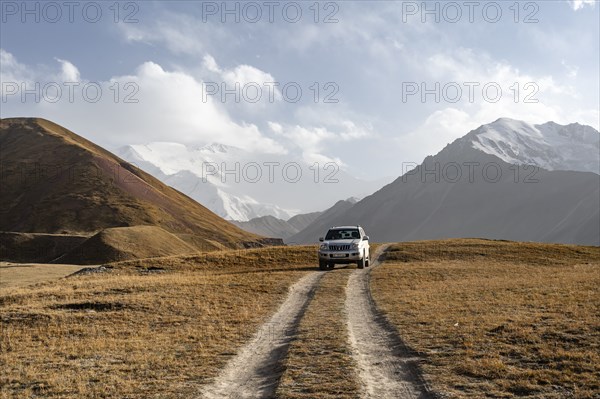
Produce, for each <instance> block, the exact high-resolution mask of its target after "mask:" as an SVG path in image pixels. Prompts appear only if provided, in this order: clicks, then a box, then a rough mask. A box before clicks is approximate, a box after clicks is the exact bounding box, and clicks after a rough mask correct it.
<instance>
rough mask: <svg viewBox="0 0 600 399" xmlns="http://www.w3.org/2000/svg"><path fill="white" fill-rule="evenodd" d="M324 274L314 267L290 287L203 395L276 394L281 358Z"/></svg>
mask: <svg viewBox="0 0 600 399" xmlns="http://www.w3.org/2000/svg"><path fill="white" fill-rule="evenodd" d="M322 277H323V273H321V272H318V271H315V272H312V273H310V274H308V275H306V276H304V277H302V278H301V279H300V280H299V281H298V282H297V283H295V284H294V285H293V286H292V287H290V292H289V294H288V296H287V298H286V299H285V301H284V302H283V304H282V305H281V306H280V307H279V309H278V310H277V312H276V313H275V314H274V315H273V316H272V317H271V319H270V320H269V321H268V322H266V323H265V324H263V325H262V326H261V327H260V329H259V330H258V332H257V334H256V335H255V336H254V338H253V339H252V340H251V341H250V342H249V343H248V344H247V345H246V346H244V347H243V348H242V350H241V351H240V352H239V353H238V354H237V355H236V356H235V357H234V358H232V359H231V361H230V362H229V363H228V364H227V365H226V366H225V368H224V369H223V371H222V372H221V373H220V374H219V375H218V376H217V378H216V379H215V381H214V382H213V383H212V384H211V385H210V386H208V387H206V388H205V389H204V391H203V392H202V397H203V398H206V399H217V398H219V399H221V398H230V399H233V398H235V399H250V398H271V397H273V395H274V392H275V389H276V388H277V381H278V379H279V376H280V375H281V372H282V370H281V369H280V362H281V360H282V359H283V358H284V357H285V355H286V354H287V350H288V347H289V343H290V341H291V340H292V339H293V338H294V335H295V333H296V329H297V327H298V323H299V321H300V319H301V318H302V315H303V314H304V311H305V310H306V308H307V307H308V305H309V303H310V300H311V299H312V297H313V295H314V292H315V290H316V288H317V286H318V284H319V281H320V280H321V278H322Z"/></svg>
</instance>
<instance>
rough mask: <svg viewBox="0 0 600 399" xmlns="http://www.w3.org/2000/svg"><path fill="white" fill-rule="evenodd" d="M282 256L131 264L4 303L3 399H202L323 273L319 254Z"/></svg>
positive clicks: (1, 299) (270, 252) (274, 252)
mask: <svg viewBox="0 0 600 399" xmlns="http://www.w3.org/2000/svg"><path fill="white" fill-rule="evenodd" d="M283 252H284V249H281V248H266V249H262V250H253V251H247V252H243V253H238V252H235V251H231V252H222V253H216V254H211V255H207V256H200V255H198V256H195V257H186V258H185V259H183V258H179V259H178V258H175V257H171V258H163V259H162V260H161V259H152V260H147V261H135V262H128V263H126V264H117V265H115V268H114V269H113V270H112V271H111V272H110V273H106V274H96V275H85V276H78V277H74V278H68V279H61V280H59V281H54V282H48V283H45V284H41V285H39V286H35V287H27V288H20V289H15V290H11V292H10V293H4V294H2V295H1V296H0V311H1V315H2V317H1V320H0V325H1V328H2V330H1V334H0V335H1V337H0V362H1V363H2V367H1V369H2V372H1V373H0V386H1V388H0V395H1V397H3V398H13V397H47V398H59V397H60V398H189V397H191V396H192V395H195V394H197V393H198V392H199V387H200V386H201V385H203V384H205V383H206V382H208V380H209V379H210V378H211V377H214V376H215V375H216V374H217V372H218V370H219V369H220V368H221V367H222V366H223V365H224V364H225V363H226V361H227V360H228V359H229V358H230V357H231V356H233V355H234V354H235V352H236V350H237V349H238V348H239V347H240V346H241V345H242V344H243V343H244V342H245V341H246V340H247V339H249V338H250V337H251V336H252V334H253V333H254V331H255V330H256V329H257V327H258V326H259V325H260V324H261V323H262V322H264V321H265V320H266V319H267V318H268V317H269V316H270V315H271V314H272V313H273V312H274V310H275V309H276V308H277V306H278V304H279V303H280V302H281V301H282V299H283V298H284V297H285V296H286V294H287V289H288V287H289V286H290V285H291V284H292V283H293V282H294V281H296V280H297V279H298V278H300V277H301V276H302V275H304V273H305V272H306V270H308V269H310V270H315V268H316V262H315V261H316V257H315V252H314V248H296V249H292V250H291V252H292V253H293V254H295V255H292V256H291V257H290V258H291V259H292V261H291V262H288V263H286V262H285V260H284V257H283V256H282V254H283ZM152 267H163V268H164V269H165V270H164V271H163V272H159V273H157V272H156V270H153V269H152Z"/></svg>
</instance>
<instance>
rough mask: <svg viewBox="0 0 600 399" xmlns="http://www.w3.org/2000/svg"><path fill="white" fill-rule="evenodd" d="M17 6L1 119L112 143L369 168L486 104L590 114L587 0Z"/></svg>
mask: <svg viewBox="0 0 600 399" xmlns="http://www.w3.org/2000/svg"><path fill="white" fill-rule="evenodd" d="M23 4H24V3H22V2H20V1H19V2H11V1H2V2H1V5H2V8H1V11H2V16H1V18H2V19H1V20H2V24H1V28H0V34H1V35H0V48H1V49H2V50H1V51H2V53H1V62H2V64H1V74H0V75H1V76H0V78H1V81H2V103H0V105H1V107H2V110H1V116H2V117H10V116H42V117H46V118H48V119H51V120H54V121H56V122H58V123H60V124H62V125H64V126H66V127H68V128H70V129H72V130H74V131H75V132H77V133H79V134H81V135H83V136H85V137H87V138H89V139H91V140H93V141H95V142H97V143H99V144H101V145H104V146H106V147H108V148H115V147H118V146H121V145H125V144H139V143H145V142H149V141H176V142H183V143H193V144H206V143H209V142H222V143H225V144H229V145H237V146H240V147H242V148H245V149H248V150H249V151H254V152H257V153H258V152H260V153H264V152H268V153H288V154H289V155H290V156H291V157H295V158H297V159H298V160H302V161H304V162H307V163H313V162H320V163H325V162H329V161H334V162H337V163H339V164H340V165H341V166H342V167H343V168H345V169H347V170H348V171H349V172H350V173H352V174H354V175H357V176H361V177H372V178H377V177H381V176H390V175H392V176H393V175H398V174H400V171H401V163H402V162H420V161H421V160H422V159H423V157H424V156H426V155H429V154H434V153H437V152H438V151H439V150H441V149H442V148H443V147H444V146H445V145H446V144H447V143H448V142H450V141H452V140H453V139H455V138H458V137H460V136H462V135H464V134H466V133H467V132H468V131H469V130H471V129H474V128H476V127H477V126H479V125H481V124H484V123H489V122H492V121H494V120H495V119H497V118H499V117H511V118H515V119H522V120H525V121H528V122H532V123H542V122H546V121H549V120H554V121H555V122H559V123H571V122H579V123H584V124H589V125H591V126H593V127H595V128H596V129H598V125H599V117H600V116H599V108H600V105H599V99H598V95H599V94H598V93H599V92H600V84H599V69H600V65H599V57H600V54H599V47H600V45H599V37H600V32H599V20H600V18H599V13H600V5H599V4H597V3H595V2H594V1H589V0H586V1H540V2H527V1H523V2H515V1H498V2H489V1H487V2H471V3H469V2H462V1H459V2H433V1H432V2H427V3H423V2H420V1H419V2H406V1H405V2H401V1H341V2H318V3H317V2H314V1H307V2H277V1H273V2H263V1H258V2H250V3H248V2H235V1H230V2H227V3H224V2H199V1H180V2H150V1H148V2H137V3H134V2H120V3H116V6H115V2H112V1H110V2H74V3H73V6H72V7H73V8H72V9H69V8H67V7H66V6H65V5H64V3H63V2H50V3H48V2H28V3H27V5H26V6H23ZM425 4H426V5H425ZM423 5H425V7H426V9H425V8H424V7H423ZM24 7H27V9H24ZM228 10H229V11H230V12H229V13H227V11H228ZM299 10H300V12H301V15H299V14H298V11H299ZM317 10H318V13H317ZM99 11H100V12H101V14H99V13H98V12H99ZM271 11H272V14H270V12H271ZM428 11H429V12H428ZM498 11H500V13H501V14H499V13H498ZM258 12H260V15H259V14H258ZM236 18H238V19H239V22H236V20H235V19H236ZM36 19H37V20H36ZM223 20H224V21H223ZM295 20H296V21H295ZM36 83H39V89H37V86H36ZM236 84H237V85H238V86H236ZM236 87H238V90H237V93H239V96H240V99H239V102H236V101H235V99H234V94H229V95H227V96H225V97H224V98H223V97H222V96H221V95H220V94H221V93H222V89H223V88H225V89H229V90H231V91H232V93H233V92H236ZM284 87H285V88H286V89H285V91H284V90H283V88H284ZM484 87H485V88H486V91H485V92H484V90H483V88H484ZM57 88H58V89H60V90H61V91H60V92H58V91H57V90H58V89H57ZM84 88H85V90H89V91H87V92H86V93H84V92H83V91H84ZM98 88H99V89H100V92H99V93H100V94H98V95H96V92H97V90H98ZM297 88H300V89H301V91H302V94H301V95H300V96H296V94H295V93H297ZM317 88H318V96H317ZM498 88H500V90H501V91H502V92H501V94H500V92H498ZM24 89H26V90H29V92H28V93H29V94H24V93H23V90H24ZM217 89H218V90H219V92H217V93H215V94H212V95H211V94H208V93H207V92H210V91H211V90H212V91H213V92H215V90H217ZM423 89H426V90H429V94H427V95H426V96H425V97H424V98H423V97H422V96H421V93H422V90H423ZM459 89H460V92H459V91H458V90H459ZM69 90H72V94H73V98H72V99H69V98H68V97H69V96H68V94H67V93H68V91H69ZM411 90H412V91H411ZM415 90H417V91H416V92H415ZM471 90H472V91H471ZM36 91H37V92H39V93H40V98H39V99H37V98H36V97H35V94H33V92H36ZM258 93H260V94H261V95H262V96H261V98H260V100H257V96H256V95H257V94H258ZM269 94H271V95H272V98H269ZM436 94H437V95H438V97H439V98H436ZM470 94H472V98H471V97H470ZM315 96H316V99H317V101H316V102H315ZM295 97H298V98H297V99H296V98H295ZM326 99H328V100H330V101H325V100H326ZM296 100H297V101H296ZM331 100H332V101H334V102H331ZM531 101H535V102H531ZM262 158H263V159H264V157H262Z"/></svg>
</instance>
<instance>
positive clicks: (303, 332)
mask: <svg viewBox="0 0 600 399" xmlns="http://www.w3.org/2000/svg"><path fill="white" fill-rule="evenodd" d="M352 269H353V268H352ZM352 269H341V270H340V269H336V270H334V271H330V272H327V274H326V275H325V276H324V277H323V279H322V280H321V284H320V285H319V288H318V289H317V291H316V293H315V296H314V298H313V300H312V301H311V303H310V305H309V307H308V309H307V311H306V313H305V314H304V317H303V318H302V321H301V322H300V326H299V329H298V336H297V339H296V340H295V341H294V342H293V343H292V345H291V346H290V349H289V352H288V356H287V359H286V361H285V363H284V365H283V366H284V367H285V371H284V373H283V375H282V376H281V379H280V383H279V386H278V389H277V397H278V398H281V399H300V398H315V399H317V398H319V399H321V398H322V399H325V398H328V399H338V398H339V399H349V398H358V397H359V396H358V395H359V385H358V376H357V374H356V371H355V364H354V360H353V359H352V355H351V353H350V348H349V346H348V330H347V328H346V322H345V321H346V318H345V316H344V313H343V312H344V301H345V288H346V283H347V281H348V276H349V273H350V272H351V271H352Z"/></svg>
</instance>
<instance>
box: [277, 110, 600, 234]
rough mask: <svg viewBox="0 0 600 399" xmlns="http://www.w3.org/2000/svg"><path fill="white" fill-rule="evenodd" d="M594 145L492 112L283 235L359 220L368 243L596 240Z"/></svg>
mask: <svg viewBox="0 0 600 399" xmlns="http://www.w3.org/2000/svg"><path fill="white" fill-rule="evenodd" d="M599 142H600V135H599V133H598V131H596V130H595V129H593V128H591V127H589V126H582V125H579V124H571V125H566V126H563V125H558V124H556V123H553V122H549V123H545V124H542V125H531V124H528V123H526V122H522V121H516V120H512V119H507V118H501V119H498V120H497V121H495V122H493V123H491V124H488V125H483V126H481V127H479V128H478V129H476V130H473V131H471V132H469V133H468V134H466V135H465V136H463V137H462V138H459V139H457V140H455V141H454V142H453V143H451V144H448V145H447V146H446V147H445V148H444V149H443V150H442V151H440V152H439V153H438V154H437V155H435V156H429V157H427V158H426V159H425V160H424V161H423V163H422V164H420V165H418V166H416V167H415V168H414V169H413V170H410V171H408V172H407V173H406V174H404V175H403V176H401V177H399V178H398V179H396V180H395V181H394V182H392V183H390V184H388V185H386V186H385V187H383V188H382V189H380V190H378V191H376V192H375V193H373V194H372V195H370V196H367V197H366V198H363V199H362V200H361V201H359V202H358V203H356V204H355V205H353V206H352V207H350V208H349V209H347V210H345V211H343V212H339V213H336V214H335V216H333V217H329V218H327V219H325V218H323V217H319V218H317V219H315V221H313V222H312V223H311V224H310V225H309V226H307V227H306V228H305V229H304V230H302V231H300V232H298V233H296V234H294V235H292V236H290V237H289V238H288V239H287V242H294V243H314V242H316V240H317V238H318V237H319V236H322V235H323V234H324V232H325V231H326V230H327V228H328V227H330V226H332V225H341V224H343V225H349V224H350V225H354V224H360V225H362V226H363V227H364V228H365V230H366V231H367V233H368V234H369V235H370V237H371V239H372V240H374V241H377V242H385V241H394V242H395V241H411V240H424V239H438V238H448V237H481V238H490V239H506V240H515V241H540V242H561V243H575V244H586V245H600V214H599V212H600V211H599V209H600V175H599V173H600V160H599V157H600V150H599V148H600V147H599Z"/></svg>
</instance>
